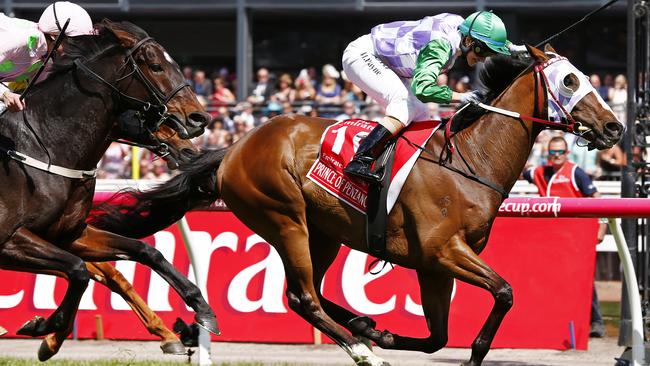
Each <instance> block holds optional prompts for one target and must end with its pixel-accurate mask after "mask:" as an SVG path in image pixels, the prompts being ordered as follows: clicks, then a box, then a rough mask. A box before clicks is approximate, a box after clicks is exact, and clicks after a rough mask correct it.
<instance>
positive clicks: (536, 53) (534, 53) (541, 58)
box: [526, 44, 548, 63]
mask: <svg viewBox="0 0 650 366" xmlns="http://www.w3.org/2000/svg"><path fill="white" fill-rule="evenodd" d="M526 49H527V50H528V54H529V55H530V57H532V58H533V60H535V62H538V63H543V62H545V61H546V60H548V56H546V54H545V53H544V52H543V51H541V50H539V49H537V48H535V47H533V46H531V45H528V44H527V45H526Z"/></svg>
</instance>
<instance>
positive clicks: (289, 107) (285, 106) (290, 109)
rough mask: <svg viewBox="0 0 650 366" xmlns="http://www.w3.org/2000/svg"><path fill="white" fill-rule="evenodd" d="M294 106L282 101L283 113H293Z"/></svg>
mask: <svg viewBox="0 0 650 366" xmlns="http://www.w3.org/2000/svg"><path fill="white" fill-rule="evenodd" d="M292 113H293V106H292V105H291V103H289V102H284V103H282V114H292Z"/></svg>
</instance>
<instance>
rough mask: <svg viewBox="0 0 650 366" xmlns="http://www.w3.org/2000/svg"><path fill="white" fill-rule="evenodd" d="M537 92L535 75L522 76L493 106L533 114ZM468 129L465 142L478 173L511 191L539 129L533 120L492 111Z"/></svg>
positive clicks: (523, 113) (528, 114)
mask: <svg viewBox="0 0 650 366" xmlns="http://www.w3.org/2000/svg"><path fill="white" fill-rule="evenodd" d="M534 93H535V90H534V87H533V81H532V75H531V74H529V75H526V76H522V77H520V78H519V79H517V80H516V81H515V82H514V83H513V84H512V85H511V86H510V87H509V88H508V89H507V90H506V91H505V92H504V93H503V94H502V95H501V96H500V97H499V98H497V99H496V102H495V103H494V104H493V105H494V106H495V107H498V108H502V109H506V110H510V111H514V112H518V113H520V114H522V115H527V116H532V115H533V111H534ZM468 130H469V131H468V132H469V133H468V135H467V138H466V142H467V143H466V144H464V145H465V146H466V148H465V150H466V151H471V152H470V153H469V154H468V155H470V156H472V158H471V161H472V162H473V163H474V164H475V166H473V168H475V169H476V172H477V175H479V176H480V177H483V178H486V179H488V180H490V181H492V182H494V183H496V184H497V185H499V186H500V187H503V188H504V189H505V190H506V191H509V190H510V188H512V186H513V185H514V184H515V182H516V181H517V179H518V178H519V176H520V174H521V172H522V170H523V169H524V166H525V165H526V161H527V160H528V156H529V155H530V151H531V149H532V145H533V142H534V141H535V138H536V137H537V134H538V133H539V129H538V128H536V126H534V125H533V123H532V122H530V121H521V120H516V119H513V118H511V117H508V116H504V115H501V114H497V113H493V112H488V113H487V114H486V115H484V116H483V117H481V119H480V120H479V121H477V122H476V123H475V124H474V125H473V126H472V127H471V128H470V129H468ZM463 153H464V151H463Z"/></svg>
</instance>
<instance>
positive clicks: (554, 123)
mask: <svg viewBox="0 0 650 366" xmlns="http://www.w3.org/2000/svg"><path fill="white" fill-rule="evenodd" d="M552 55H553V56H554V57H552V58H550V59H548V60H547V61H545V62H543V63H535V64H533V65H531V66H532V68H533V78H534V81H535V86H534V94H535V102H534V104H535V107H534V112H533V116H527V115H523V114H521V113H518V112H514V111H510V110H507V109H503V108H498V107H494V106H491V105H487V104H484V103H481V102H479V103H472V104H474V105H477V106H479V107H481V108H483V109H485V110H487V111H490V112H494V113H498V114H501V115H505V116H508V117H511V118H514V119H518V120H528V121H531V122H533V123H537V124H541V125H543V126H547V127H549V128H551V129H556V130H562V131H566V132H570V133H573V134H575V135H577V136H580V137H582V136H583V135H584V134H586V133H588V132H589V131H591V128H589V127H585V126H583V125H582V124H581V123H580V122H578V121H576V120H575V119H574V118H573V117H572V116H571V113H570V112H571V110H572V108H573V106H575V104H576V103H577V102H579V101H580V100H581V99H582V98H584V96H586V95H587V94H588V93H586V94H585V93H584V92H583V93H582V94H584V95H577V97H578V98H579V99H577V101H575V102H574V103H573V104H572V105H571V104H569V105H568V107H569V108H567V99H566V98H563V97H562V96H561V95H559V94H558V93H556V92H554V91H553V88H550V87H549V86H550V85H551V84H550V82H549V78H548V75H547V69H548V68H549V67H551V66H552V65H554V64H556V63H559V62H561V61H567V62H568V60H567V58H565V57H562V56H559V55H556V54H552ZM569 65H570V63H569ZM556 66H559V65H556ZM529 70H530V67H528V68H526V69H525V70H523V71H522V72H521V73H520V74H519V75H518V76H517V77H515V78H514V80H517V79H519V78H520V77H521V76H523V75H524V74H526V73H527V72H529ZM576 70H577V69H576ZM579 75H582V73H580V74H579ZM514 80H513V82H514ZM583 82H584V81H583ZM507 89H508V88H506V90H507ZM592 89H593V88H592ZM579 90H580V89H579ZM594 92H595V91H594ZM549 97H550V100H549ZM551 102H552V103H555V104H554V105H553V110H555V111H557V112H558V113H555V114H556V116H555V117H556V118H549V116H548V115H549V112H548V111H549V109H550V108H549V106H550V105H551V104H549V103H551ZM603 103H604V102H603ZM469 105H470V103H468V104H466V105H465V106H463V107H462V108H461V109H459V110H458V111H456V113H455V114H454V116H455V115H456V114H458V113H460V112H461V111H462V110H463V109H465V108H467V107H468V106H469ZM560 113H561V114H562V115H560ZM454 116H452V117H451V119H450V120H449V121H448V122H447V123H446V126H445V132H444V137H445V142H444V146H443V149H442V151H441V152H440V156H439V160H438V161H437V163H438V164H439V165H441V166H442V167H445V168H447V169H449V170H451V171H454V172H456V173H458V174H460V175H462V176H464V177H466V178H468V179H470V180H473V181H475V182H477V183H479V184H482V185H484V186H487V187H489V188H491V189H493V190H495V191H497V192H499V194H501V196H502V197H503V198H504V199H505V198H507V197H508V192H506V191H505V190H504V189H503V188H502V187H500V186H499V185H497V184H495V183H493V182H491V181H488V180H486V179H484V178H482V177H480V176H478V175H477V174H476V172H475V170H474V169H472V167H471V166H470V165H469V163H468V162H467V160H466V159H465V158H464V157H463V155H462V154H461V152H460V150H458V149H457V148H456V147H455V146H457V145H458V144H457V143H454V141H456V138H457V136H456V133H455V132H452V131H451V126H452V122H453V118H454ZM536 116H539V117H536ZM420 149H422V150H423V151H426V150H425V149H424V148H422V147H420ZM455 151H458V155H459V156H460V158H461V160H462V161H463V163H464V164H465V166H466V167H467V169H468V170H469V172H466V171H464V170H461V169H458V168H455V167H453V166H451V165H448V164H447V163H448V162H450V161H451V155H452V153H454V152H455Z"/></svg>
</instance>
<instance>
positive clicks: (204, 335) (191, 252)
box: [176, 216, 212, 366]
mask: <svg viewBox="0 0 650 366" xmlns="http://www.w3.org/2000/svg"><path fill="white" fill-rule="evenodd" d="M176 224H177V225H178V230H179V231H180V232H181V236H182V237H183V242H184V243H185V249H187V255H188V257H190V263H191V264H192V269H193V270H194V279H195V281H196V286H197V287H198V288H199V289H201V292H202V294H203V297H204V298H205V299H206V300H207V299H208V292H207V289H206V288H207V284H205V283H203V280H202V278H203V276H201V275H200V273H201V272H205V271H207V270H208V269H207V268H199V267H198V266H197V264H198V263H199V262H198V261H196V260H194V258H196V256H197V255H198V253H197V252H196V250H195V249H194V247H193V246H192V241H191V240H192V239H191V235H190V226H189V225H188V223H187V219H186V218H185V216H183V218H182V219H180V220H179V221H178V222H177V223H176ZM198 354H199V366H208V365H212V358H211V356H210V333H209V332H208V331H207V330H206V329H205V328H203V327H199V352H198Z"/></svg>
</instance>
